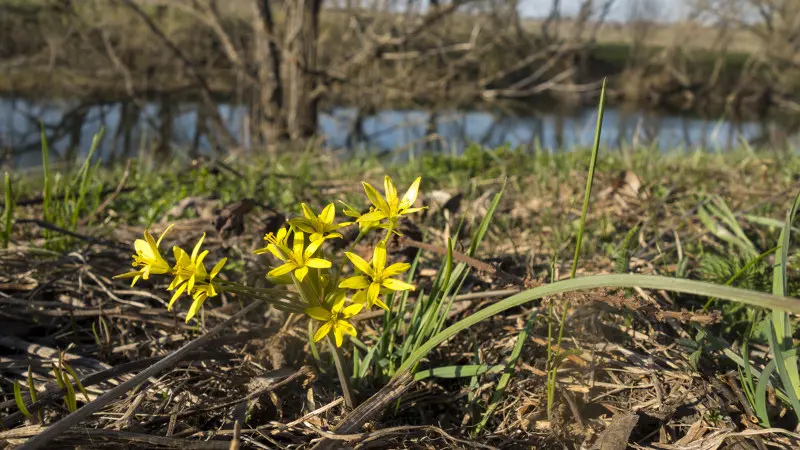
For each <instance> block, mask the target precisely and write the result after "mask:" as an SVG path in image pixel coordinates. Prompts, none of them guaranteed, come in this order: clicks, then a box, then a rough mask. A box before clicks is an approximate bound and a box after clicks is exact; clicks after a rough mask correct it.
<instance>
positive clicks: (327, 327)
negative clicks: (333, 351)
mask: <svg viewBox="0 0 800 450" xmlns="http://www.w3.org/2000/svg"><path fill="white" fill-rule="evenodd" d="M332 327H333V325H332V324H331V323H330V322H325V323H323V324H322V326H321V327H319V330H317V332H316V333H314V342H319V341H321V340H322V338H324V337H325V336H327V335H328V333H330V331H331V328H332Z"/></svg>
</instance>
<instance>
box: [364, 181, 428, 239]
mask: <svg viewBox="0 0 800 450" xmlns="http://www.w3.org/2000/svg"><path fill="white" fill-rule="evenodd" d="M420 181H422V178H421V177H418V178H417V179H416V180H414V182H413V183H411V187H409V188H408V191H406V193H405V195H403V198H402V199H401V198H398V197H397V189H396V188H395V187H394V183H392V179H391V178H389V176H388V175H387V176H386V177H384V179H383V191H384V194H385V195H386V198H384V197H381V194H380V193H378V191H377V190H376V189H375V188H374V187H372V185H370V184H369V183H367V182H366V181H362V182H361V184H362V185H364V192H366V193H367V197H369V201H370V202H372V204H373V205H374V206H375V211H372V212H368V213H366V214H364V215H363V216H361V217H359V218H358V220H357V222H359V223H361V222H375V221H379V220H384V219H386V220H388V221H389V223H390V224H392V226H393V225H394V224H395V223H396V222H397V220H398V219H400V218H401V217H402V216H405V215H407V214H412V213H415V212H417V211H421V210H422V209H423V208H412V207H411V206H412V205H413V204H414V202H415V201H417V194H419V183H420Z"/></svg>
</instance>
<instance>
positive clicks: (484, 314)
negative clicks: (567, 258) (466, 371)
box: [393, 274, 800, 378]
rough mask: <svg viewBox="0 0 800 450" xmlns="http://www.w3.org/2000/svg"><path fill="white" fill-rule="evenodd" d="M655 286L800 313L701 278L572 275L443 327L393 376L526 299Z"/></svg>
mask: <svg viewBox="0 0 800 450" xmlns="http://www.w3.org/2000/svg"><path fill="white" fill-rule="evenodd" d="M633 287H638V288H642V289H656V290H665V291H672V292H679V293H684V294H693V295H699V296H704V297H717V298H720V299H725V300H730V301H734V302H738V303H743V304H746V305H751V306H756V307H761V308H773V309H774V308H779V309H784V310H786V311H791V312H800V299H796V298H791V297H778V296H775V295H772V294H767V293H763V292H756V291H750V290H746V289H739V288H734V287H730V286H720V285H717V284H713V283H707V282H703V281H695V280H686V279H680V278H670V277H664V276H658V275H637V274H614V275H593V276H588V277H581V278H573V279H571V280H564V281H559V282H556V283H552V284H547V285H544V286H539V287H537V288H534V289H529V290H527V291H524V292H520V293H519V294H515V295H513V296H511V297H508V298H506V299H504V300H502V301H499V302H497V303H495V304H493V305H490V306H487V307H486V308H484V309H482V310H480V311H477V312H475V313H474V314H471V315H470V316H468V317H466V318H464V319H462V320H460V321H458V322H456V323H454V324H453V325H451V326H449V327H448V328H445V329H444V330H442V331H441V332H440V333H437V334H436V335H435V336H433V337H431V338H430V339H428V340H427V341H426V342H425V343H423V344H422V345H421V346H420V347H419V348H417V349H416V350H415V351H414V352H413V353H412V354H410V355H409V356H408V358H407V359H406V360H405V361H404V362H403V364H402V365H401V366H400V367H398V369H397V372H396V373H395V375H394V377H393V378H396V377H397V376H399V375H400V374H402V373H404V372H405V371H408V370H409V369H411V367H413V366H414V365H415V364H416V363H417V362H419V361H420V360H421V359H422V358H423V357H424V356H425V355H427V354H428V353H429V352H430V351H431V350H433V349H434V348H436V346H437V345H439V344H441V343H442V342H445V341H447V340H448V339H450V338H452V337H453V336H455V335H456V334H458V333H459V332H461V331H463V330H466V329H468V328H469V327H471V326H473V325H475V324H476V323H479V322H481V321H483V320H485V319H488V318H489V317H492V316H494V315H496V314H499V313H501V312H503V311H506V310H508V309H511V308H514V307H517V306H520V305H524V304H526V303H528V302H531V301H534V300H538V299H541V298H542V297H546V296H550V295H558V294H564V293H567V292H575V291H581V290H585V289H597V288H633Z"/></svg>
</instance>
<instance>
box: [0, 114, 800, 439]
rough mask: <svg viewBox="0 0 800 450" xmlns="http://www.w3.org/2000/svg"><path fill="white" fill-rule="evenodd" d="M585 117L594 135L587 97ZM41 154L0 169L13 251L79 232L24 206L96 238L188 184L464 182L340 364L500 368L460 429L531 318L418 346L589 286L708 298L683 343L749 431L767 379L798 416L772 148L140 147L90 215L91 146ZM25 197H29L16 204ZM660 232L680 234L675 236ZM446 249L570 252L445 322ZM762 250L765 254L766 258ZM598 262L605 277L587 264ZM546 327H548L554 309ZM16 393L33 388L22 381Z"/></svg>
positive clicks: (201, 191) (449, 370)
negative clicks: (757, 348) (401, 285)
mask: <svg viewBox="0 0 800 450" xmlns="http://www.w3.org/2000/svg"><path fill="white" fill-rule="evenodd" d="M599 112H600V114H599V115H598V116H599V117H598V131H597V134H598V136H599V132H600V124H601V121H602V117H601V116H602V109H600V111H599ZM99 139H100V137H99V136H98V137H97V138H96V139H95V142H94V143H93V145H94V146H96V144H97V142H99ZM43 162H44V167H43V168H42V171H41V173H39V174H37V173H36V171H34V172H32V173H31V174H28V175H24V174H21V173H20V174H9V175H7V176H6V178H5V185H4V191H5V192H4V197H5V198H6V202H5V206H4V211H5V212H4V218H3V222H4V233H3V238H4V243H5V242H8V243H9V246H10V247H12V248H13V246H14V245H24V244H28V243H30V242H38V244H37V245H42V246H44V247H48V248H52V249H58V250H59V251H62V252H67V251H70V250H74V249H77V248H80V247H81V246H83V245H85V243H83V242H81V241H80V240H77V239H74V238H70V239H65V238H64V237H63V235H62V234H61V233H59V232H56V231H53V230H46V232H44V233H42V234H41V237H42V238H43V241H41V240H38V241H34V240H33V239H32V237H35V236H36V231H35V229H32V227H30V226H28V225H27V223H26V222H25V220H26V219H32V218H43V220H45V221H47V222H49V223H52V224H54V225H56V226H57V227H59V228H63V229H64V230H68V231H71V232H77V233H81V234H87V235H93V236H94V235H100V236H103V235H104V234H107V233H109V232H110V230H113V229H114V227H123V226H132V227H135V228H140V229H141V228H144V227H147V226H149V225H150V224H152V223H154V222H161V221H164V220H170V221H176V220H181V219H190V218H193V217H194V213H193V212H192V211H191V210H190V209H187V210H184V211H180V212H179V213H178V214H177V215H175V216H170V213H168V211H170V210H171V209H172V207H173V206H174V205H175V204H177V203H178V202H180V201H181V200H183V199H184V198H186V197H190V196H192V197H200V198H206V199H210V201H211V202H212V203H213V204H214V205H216V206H217V207H221V206H224V205H226V204H230V203H232V202H235V201H238V200H241V199H242V198H245V197H250V198H253V199H254V200H256V201H257V202H258V203H261V204H265V205H269V206H270V207H271V208H274V209H277V210H279V211H296V209H297V204H298V203H299V202H300V201H303V202H307V203H309V205H310V206H311V207H312V209H315V210H319V209H320V206H322V205H324V204H326V203H327V202H329V201H331V197H332V196H334V197H337V198H342V199H344V200H346V201H348V202H349V203H352V204H356V205H361V204H363V198H362V197H363V193H361V192H359V190H358V189H346V188H345V189H343V188H342V186H356V187H357V186H358V185H357V182H358V181H359V180H361V179H362V178H363V179H368V180H371V181H375V180H376V179H380V177H381V176H382V175H383V173H384V172H387V173H391V174H392V175H393V177H394V178H395V181H396V183H397V184H398V185H399V186H403V185H405V186H407V185H408V184H409V183H410V182H411V180H413V179H414V178H415V177H416V176H420V175H421V176H423V186H422V192H423V193H430V192H433V191H435V190H448V191H451V192H454V193H455V192H457V193H461V194H463V195H464V200H463V202H464V203H465V204H466V205H472V204H475V205H483V206H484V207H483V208H482V209H480V210H479V211H480V212H479V213H478V214H475V215H473V216H472V217H471V218H469V219H466V217H467V215H468V213H467V212H468V211H470V210H471V209H470V208H471V207H470V206H464V207H462V208H461V210H459V211H457V212H456V217H457V219H456V220H455V221H451V223H450V225H451V226H452V230H453V231H452V232H451V239H450V240H447V241H446V247H447V253H446V255H444V256H442V257H441V260H440V261H439V264H438V265H437V266H435V267H438V270H437V272H436V275H435V276H434V278H433V280H432V281H431V283H430V284H429V285H428V287H427V288H425V289H424V290H420V291H419V292H415V293H414V294H413V295H414V297H413V298H411V297H410V293H409V292H408V291H406V292H404V293H398V294H395V295H393V296H391V297H389V298H387V303H388V304H389V305H390V306H391V311H390V312H388V313H386V314H385V315H384V317H383V322H382V326H381V327H380V331H379V332H378V333H365V334H364V335H359V338H358V339H357V340H353V344H354V346H353V352H352V354H353V358H352V367H350V368H349V369H352V370H348V371H347V372H346V373H347V374H348V375H347V376H348V378H349V379H350V381H351V382H353V383H355V385H356V386H358V387H371V386H375V385H380V384H381V383H384V382H386V381H387V380H390V379H392V378H395V377H397V376H399V375H400V374H402V373H403V372H405V371H412V372H414V373H415V377H416V378H417V379H418V380H428V379H434V378H469V379H470V383H471V384H473V385H478V384H480V383H479V382H480V381H486V380H492V379H493V378H490V377H496V376H497V374H500V377H499V379H498V380H497V381H496V384H495V385H494V389H493V391H492V394H491V395H490V396H489V398H488V399H487V400H485V401H484V400H481V399H480V398H477V397H475V398H471V399H470V400H471V402H473V403H474V404H475V405H476V406H480V407H481V408H482V410H481V411H480V414H478V415H476V416H475V420H474V423H472V424H471V425H472V426H474V428H473V430H474V432H475V433H480V432H481V430H486V429H487V427H488V426H489V425H490V423H491V421H490V419H491V417H492V415H493V414H494V413H495V412H496V411H497V409H498V405H499V402H500V401H501V400H502V398H503V393H504V392H505V391H506V389H507V388H508V386H509V383H510V382H511V380H512V377H513V373H514V367H515V365H516V363H517V361H518V358H519V357H520V354H521V352H522V347H523V345H524V344H525V341H526V340H527V337H528V334H529V330H530V327H531V326H533V324H534V323H535V321H536V320H537V319H536V318H537V317H540V316H537V315H531V316H530V317H529V319H528V320H527V322H526V323H525V326H524V327H523V328H522V329H521V330H519V332H518V333H516V335H515V336H516V341H515V343H514V345H513V348H512V349H511V351H510V352H509V354H508V355H505V356H504V359H503V362H502V363H501V364H496V363H489V362H487V361H482V360H481V359H480V358H479V357H478V356H477V354H476V356H475V358H474V359H473V361H471V362H470V364H463V363H462V364H457V365H452V364H447V365H439V366H433V367H428V366H427V363H425V362H424V361H425V359H426V358H430V355H431V353H432V352H433V351H434V350H435V349H436V348H437V347H438V346H439V345H440V344H442V343H444V342H447V341H449V340H451V339H454V338H455V337H456V336H457V335H458V334H459V333H461V332H463V331H466V330H468V329H470V328H471V327H474V326H476V325H477V324H479V323H481V322H483V321H485V320H488V319H490V318H492V317H494V316H497V315H500V314H503V313H505V312H506V311H509V310H511V309H513V308H518V307H521V306H523V305H527V304H529V303H531V302H533V301H536V300H539V299H542V298H545V297H554V296H557V295H560V294H566V293H572V292H576V291H580V290H586V289H596V288H610V289H624V288H632V287H641V288H646V289H654V290H666V291H670V292H674V293H681V294H683V295H680V296H678V297H677V300H676V301H677V305H679V306H681V307H685V308H687V309H690V310H703V309H709V308H716V309H718V310H721V311H722V314H723V317H724V320H723V322H722V323H721V324H717V325H711V326H707V327H702V326H699V325H697V328H696V330H697V338H696V340H695V341H694V342H693V343H686V345H695V346H696V348H697V351H696V357H697V358H698V360H699V358H702V357H703V356H704V355H706V356H712V355H724V356H725V357H726V358H727V359H726V360H725V361H724V363H726V364H730V365H731V366H732V367H734V368H736V369H737V370H738V371H739V373H740V380H741V383H742V388H743V391H744V392H745V394H746V396H747V398H748V399H749V401H750V402H751V403H752V406H753V409H754V410H755V411H757V415H758V417H759V420H760V421H761V423H762V424H764V425H765V426H768V425H769V424H770V423H771V422H770V418H771V417H774V416H771V412H770V410H769V407H768V404H767V400H766V399H767V393H768V391H769V389H770V388H772V389H773V390H774V391H775V393H776V395H777V397H778V398H779V399H780V400H781V401H782V402H784V405H785V406H786V407H788V408H791V409H792V410H793V411H795V413H796V414H797V415H798V416H800V399H799V398H800V376H798V371H797V349H796V348H795V346H794V342H793V335H794V332H795V330H796V327H797V323H796V319H794V317H793V316H792V315H791V314H790V313H797V312H800V301H799V300H796V299H795V298H792V297H798V294H800V286H798V283H797V277H796V272H797V271H796V269H793V267H796V264H793V263H794V262H795V261H797V260H798V253H797V252H796V251H793V250H792V247H791V242H792V240H791V232H792V230H793V227H792V224H793V221H794V217H795V213H796V210H797V207H798V203H800V196H797V197H795V200H794V202H792V203H791V204H789V201H788V200H787V199H789V198H790V196H791V195H793V194H794V193H795V191H797V190H798V189H797V183H796V178H795V177H796V173H798V172H800V161H798V158H796V157H792V158H789V159H782V158H781V157H777V156H774V155H772V154H770V153H769V152H754V151H753V150H752V149H743V150H742V151H737V152H732V153H729V154H722V153H705V152H696V153H694V154H692V155H686V154H681V153H679V152H671V153H666V154H661V153H654V152H652V151H650V150H647V149H633V150H630V151H625V152H622V151H619V150H614V149H607V148H605V149H604V148H600V147H599V145H597V144H596V145H595V146H594V147H593V148H592V149H577V150H576V151H575V152H571V153H560V154H542V153H540V154H534V155H531V154H527V153H523V152H520V151H516V150H514V149H509V148H501V149H496V150H484V149H480V148H478V147H471V148H469V149H467V150H466V151H465V152H464V154H463V155H461V156H443V155H422V156H418V157H416V158H415V159H414V160H413V161H410V162H408V163H405V164H390V163H385V162H384V161H381V160H380V159H378V158H377V157H366V158H343V159H337V158H334V157H332V156H331V155H326V154H325V153H323V152H321V151H318V150H315V149H308V150H307V151H306V152H305V153H303V154H302V155H299V156H297V155H280V156H277V157H273V158H268V157H262V156H259V155H247V156H246V157H242V158H237V157H233V156H231V157H227V158H224V159H218V160H210V161H208V162H206V163H203V164H200V165H195V166H192V165H189V164H188V161H186V160H180V159H176V160H174V161H172V162H170V163H165V164H158V163H154V162H147V161H144V160H140V161H136V162H135V163H134V164H131V165H130V168H129V170H130V176H129V177H128V178H127V182H126V184H125V186H123V187H130V188H133V191H125V192H122V191H120V192H121V193H120V194H119V195H118V196H117V197H116V198H113V199H112V201H111V202H110V203H109V204H108V206H107V207H106V208H105V209H103V210H98V208H99V205H100V204H101V203H102V202H103V201H104V200H106V199H108V196H109V195H113V194H110V192H113V191H114V190H115V188H117V187H120V186H119V181H120V179H121V178H122V172H123V169H122V168H119V167H111V168H103V167H101V166H99V163H98V162H96V161H94V160H93V150H92V151H90V153H89V156H88V157H87V158H86V160H85V161H84V162H83V164H82V165H80V166H78V167H77V168H75V169H62V170H59V169H56V168H54V165H53V164H52V162H51V161H50V160H49V151H48V149H47V145H46V142H43ZM622 171H629V172H632V173H635V174H637V175H638V177H639V178H640V179H641V181H642V187H641V188H640V190H639V194H638V195H633V196H628V197H619V196H618V197H615V196H614V195H618V194H613V192H615V191H614V189H620V188H619V180H620V173H621V172H622ZM623 187H624V183H623ZM609 189H610V191H609ZM332 191H333V194H331V192H332ZM103 192H106V193H105V194H103ZM487 194H490V195H487ZM619 195H621V194H619ZM37 196H40V197H41V201H39V202H29V201H26V200H30V199H32V198H34V197H37ZM620 198H622V200H620ZM481 202H483V203H481ZM531 202H533V203H531ZM619 202H625V205H626V206H620V203H619ZM31 203H33V204H31ZM15 205H20V206H16V207H15ZM431 206H433V205H431ZM788 207H790V210H789V211H788V213H787V211H786V209H787V208H788ZM779 218H783V220H781V219H779ZM446 221H447V218H446V217H445V216H444V215H443V214H442V213H441V212H436V211H433V210H432V211H431V212H430V213H429V214H428V217H427V218H426V219H425V220H424V222H423V231H425V232H432V231H436V230H440V229H442V228H443V226H444V224H445V222H446ZM15 222H18V223H16V224H15ZM21 228H23V229H24V230H25V231H20V229H21ZM462 229H464V230H467V231H465V233H464V234H465V236H463V237H458V236H459V234H460V233H459V230H462ZM15 233H21V234H15ZM674 236H680V241H681V242H680V244H678V242H677V241H676V240H675V239H674ZM259 237H260V236H259ZM259 237H255V239H257V238H259ZM642 242H644V243H645V244H646V245H642ZM481 244H483V245H481ZM487 244H490V245H487ZM525 246H528V247H525ZM457 249H459V253H462V252H463V253H464V254H465V255H467V256H469V257H477V258H481V259H488V258H491V257H497V256H508V255H513V256H514V257H515V258H516V259H517V260H524V259H525V258H527V257H530V258H531V259H532V260H533V259H535V258H533V256H534V255H533V253H534V252H539V253H542V252H544V253H547V258H548V260H550V261H554V262H558V261H569V260H570V257H571V260H572V264H571V265H570V266H569V271H568V272H569V277H568V279H564V280H561V281H558V280H557V279H556V278H555V277H554V276H553V273H554V270H551V269H550V268H549V267H548V268H545V269H542V268H538V269H537V267H535V266H526V268H527V269H528V270H529V273H528V275H530V276H531V277H533V278H540V279H541V278H548V276H550V277H553V278H551V283H549V284H545V285H543V286H540V287H537V288H534V289H529V290H526V291H523V292H520V293H518V294H516V295H513V296H511V297H509V298H506V299H503V300H501V301H499V302H496V303H494V304H492V305H490V306H486V307H484V308H482V309H480V310H477V311H470V312H467V313H465V314H464V315H463V316H462V317H461V318H460V320H457V321H455V322H454V323H448V319H447V318H448V317H449V316H450V313H451V311H452V306H453V304H454V301H455V297H456V295H458V294H459V293H461V292H460V291H461V288H462V286H463V284H464V282H465V280H466V279H467V277H468V275H469V274H470V272H471V270H472V269H471V268H470V267H469V266H468V265H467V264H464V263H459V262H457V261H456V259H455V258H454V254H455V252H456V251H457ZM421 254H422V252H421V253H420V254H418V256H417V258H416V259H415V260H414V263H413V265H412V268H411V270H410V271H409V272H408V281H414V280H417V279H418V276H419V271H420V269H421V268H422V264H423V263H422V262H421V261H422V260H421V257H420V255H421ZM772 255H775V261H776V262H775V264H771V263H770V262H769V261H768V259H769V257H770V256H772ZM426 256H430V255H426ZM579 257H580V258H579ZM642 260H645V261H647V263H648V264H650V265H651V266H652V271H651V272H648V273H650V274H649V275H643V274H637V273H633V274H632V273H628V272H631V271H636V270H638V269H634V268H633V267H632V266H633V263H634V262H635V261H642ZM523 266H524V265H523ZM555 266H558V264H555V263H554V264H553V267H555ZM537 270H539V271H540V272H538V273H537ZM609 272H617V273H616V274H611V275H609V274H601V275H587V274H592V273H609ZM691 278H694V279H691ZM568 312H569V304H568V303H567V304H565V305H564V309H563V315H562V316H561V318H560V321H559V322H560V323H559V325H560V329H559V333H558V338H557V340H556V341H555V344H556V345H555V347H556V351H555V352H553V353H551V354H550V355H549V358H548V366H547V368H548V371H549V373H550V374H553V375H550V376H549V377H548V380H547V388H548V395H547V400H548V403H549V405H548V406H550V405H552V403H553V402H554V401H555V398H556V397H555V395H556V389H557V385H556V382H555V375H554V374H555V373H556V371H557V369H558V366H559V362H560V361H561V359H563V357H564V355H565V353H559V351H560V343H561V340H562V338H563V337H564V336H565V335H567V336H568V335H569V333H568V332H567V331H566V329H565V324H566V314H567V313H568ZM406 313H408V316H406ZM551 315H552V314H551ZM549 323H550V324H554V323H555V322H554V320H553V318H550V322H549ZM552 338H553V335H552V334H551V339H552ZM735 341H739V342H742V341H744V342H747V343H748V345H752V344H755V343H759V344H764V345H768V346H769V348H770V358H769V360H768V361H766V362H765V363H764V364H761V363H758V362H751V360H750V356H749V354H748V350H747V349H748V346H747V345H745V346H742V347H741V348H736V347H734V346H732V345H731V343H733V342H735ZM550 347H551V346H550V345H548V350H549V348H550ZM312 348H313V347H312ZM315 358H316V359H317V360H318V361H319V362H320V363H321V364H322V365H323V368H324V362H325V360H324V359H323V358H321V357H320V356H319V355H318V354H316V355H315ZM342 368H343V365H342V364H340V369H342ZM63 370H67V371H69V368H67V367H64V369H63ZM344 372H345V371H344V370H342V373H344ZM54 373H55V375H56V379H57V380H58V379H61V381H62V382H61V383H60V384H62V385H63V386H64V389H66V390H67V397H66V398H65V402H66V406H67V408H68V409H69V410H74V409H75V408H76V407H77V403H76V395H75V389H74V388H73V387H72V385H71V384H70V383H69V381H68V376H67V373H66V372H63V371H62V370H61V369H58V370H56V371H55V372H54ZM70 374H71V373H70ZM349 374H352V375H349ZM71 375H72V378H73V379H77V377H76V376H75V375H74V374H71ZM64 380H67V381H66V382H64ZM20 388H21V386H19V385H17V386H15V398H17V399H18V400H17V403H20V402H22V406H23V407H24V401H23V398H22V393H21V390H20ZM78 389H79V390H82V387H81V386H78ZM29 390H30V391H31V394H33V395H35V389H33V388H29ZM23 407H20V410H21V411H23V412H24V411H26V410H25V409H23Z"/></svg>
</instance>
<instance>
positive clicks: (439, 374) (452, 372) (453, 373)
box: [414, 364, 505, 381]
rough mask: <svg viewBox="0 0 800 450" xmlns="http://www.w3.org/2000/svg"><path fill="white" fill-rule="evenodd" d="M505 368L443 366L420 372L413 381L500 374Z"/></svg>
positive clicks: (484, 365) (479, 365)
mask: <svg viewBox="0 0 800 450" xmlns="http://www.w3.org/2000/svg"><path fill="white" fill-rule="evenodd" d="M504 368H505V366H503V365H496V366H490V365H487V364H468V365H464V366H444V367H436V368H433V369H427V370H421V371H419V372H417V373H416V374H414V380H416V381H421V380H424V379H427V378H469V377H474V376H478V375H483V374H486V373H498V372H502V371H503V369H504Z"/></svg>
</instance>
